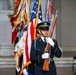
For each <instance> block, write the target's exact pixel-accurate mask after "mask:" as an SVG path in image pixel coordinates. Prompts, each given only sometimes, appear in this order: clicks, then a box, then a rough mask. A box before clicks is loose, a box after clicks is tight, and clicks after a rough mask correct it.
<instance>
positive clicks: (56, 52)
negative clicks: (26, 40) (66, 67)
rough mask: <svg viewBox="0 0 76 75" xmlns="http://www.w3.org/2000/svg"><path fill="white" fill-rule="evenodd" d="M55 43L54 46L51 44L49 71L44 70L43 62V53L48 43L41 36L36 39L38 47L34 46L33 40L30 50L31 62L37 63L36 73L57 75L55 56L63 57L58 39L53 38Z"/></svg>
mask: <svg viewBox="0 0 76 75" xmlns="http://www.w3.org/2000/svg"><path fill="white" fill-rule="evenodd" d="M53 41H54V43H55V45H54V47H52V46H51V48H50V50H49V53H50V63H49V66H50V67H49V69H50V70H49V71H43V70H42V68H43V62H44V59H42V54H43V53H44V51H45V47H46V43H44V42H43V40H42V39H41V38H38V39H36V48H35V46H34V41H33V42H32V46H31V52H30V59H31V62H32V63H34V64H35V70H34V72H35V75H56V67H55V63H54V61H53V57H54V56H56V57H58V58H60V57H61V55H62V52H61V50H60V48H59V46H58V43H57V41H56V40H53Z"/></svg>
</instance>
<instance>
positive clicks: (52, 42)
mask: <svg viewBox="0 0 76 75" xmlns="http://www.w3.org/2000/svg"><path fill="white" fill-rule="evenodd" d="M46 42H47V43H49V44H50V45H51V46H54V44H55V43H54V41H53V40H52V38H50V37H46Z"/></svg>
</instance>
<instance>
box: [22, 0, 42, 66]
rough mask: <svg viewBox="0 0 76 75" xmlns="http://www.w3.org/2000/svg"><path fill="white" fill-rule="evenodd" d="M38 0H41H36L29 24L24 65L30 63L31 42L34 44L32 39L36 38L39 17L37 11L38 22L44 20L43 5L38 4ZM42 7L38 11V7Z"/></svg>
mask: <svg viewBox="0 0 76 75" xmlns="http://www.w3.org/2000/svg"><path fill="white" fill-rule="evenodd" d="M38 1H39V0H35V1H34V6H33V9H32V14H31V18H30V23H29V26H28V32H27V35H26V41H25V50H24V54H23V59H24V60H23V63H24V66H27V65H29V64H30V49H31V44H32V40H34V39H35V38H34V33H35V27H36V20H37V19H36V17H37V15H36V14H37V13H38V23H39V22H41V21H42V11H41V5H40V6H38ZM39 7H40V10H39V12H38V8H39Z"/></svg>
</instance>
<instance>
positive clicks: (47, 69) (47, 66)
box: [43, 10, 58, 71]
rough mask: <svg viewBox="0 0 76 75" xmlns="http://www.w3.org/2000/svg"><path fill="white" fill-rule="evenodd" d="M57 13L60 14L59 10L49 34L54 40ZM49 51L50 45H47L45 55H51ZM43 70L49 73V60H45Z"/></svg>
mask: <svg viewBox="0 0 76 75" xmlns="http://www.w3.org/2000/svg"><path fill="white" fill-rule="evenodd" d="M57 13H58V10H57V11H56V15H55V18H54V20H53V23H52V26H51V29H50V32H49V37H50V38H52V35H53V31H54V27H55V25H56V21H57ZM49 49H50V44H49V43H47V45H46V48H45V53H49ZM43 70H45V71H49V59H45V60H44V63H43Z"/></svg>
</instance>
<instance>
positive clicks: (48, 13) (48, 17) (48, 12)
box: [45, 0, 52, 21]
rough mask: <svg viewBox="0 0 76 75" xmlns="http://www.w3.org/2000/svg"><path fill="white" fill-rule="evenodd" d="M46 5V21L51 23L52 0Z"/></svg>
mask: <svg viewBox="0 0 76 75" xmlns="http://www.w3.org/2000/svg"><path fill="white" fill-rule="evenodd" d="M46 3H47V4H46V8H45V21H49V20H50V19H51V18H52V0H48V1H47V2H46Z"/></svg>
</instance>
